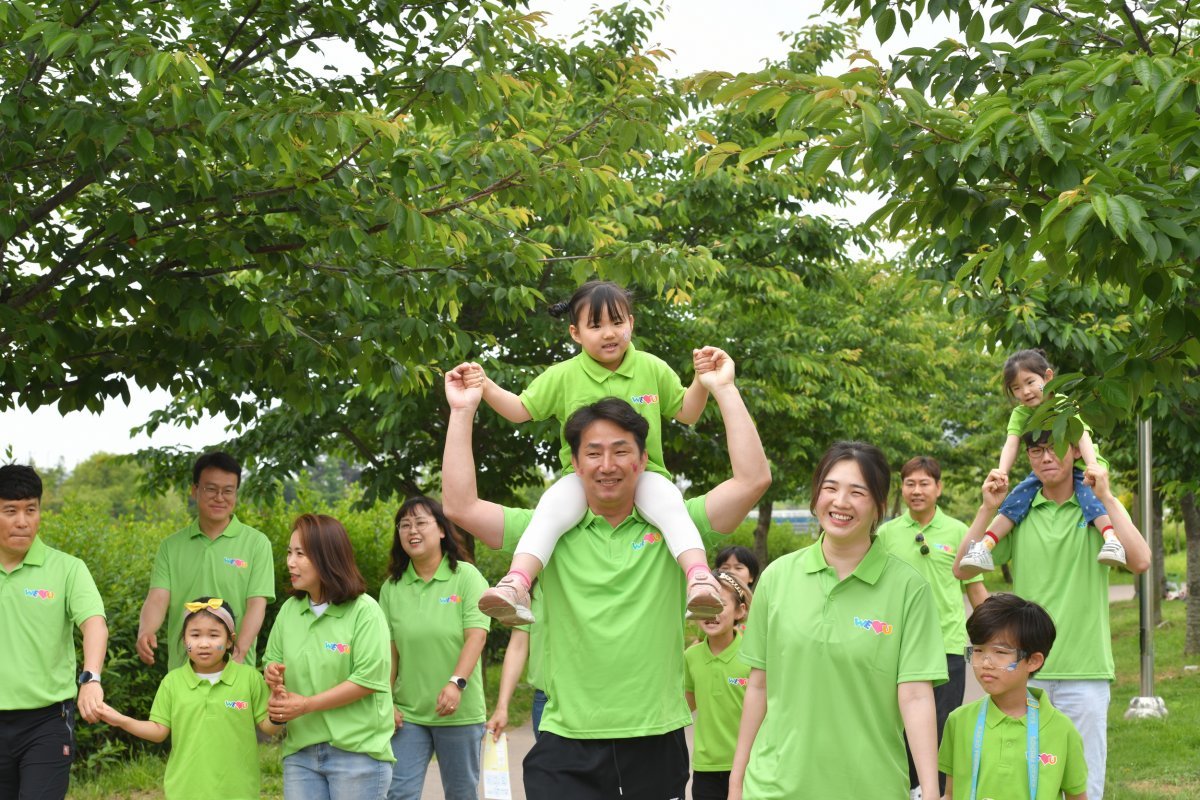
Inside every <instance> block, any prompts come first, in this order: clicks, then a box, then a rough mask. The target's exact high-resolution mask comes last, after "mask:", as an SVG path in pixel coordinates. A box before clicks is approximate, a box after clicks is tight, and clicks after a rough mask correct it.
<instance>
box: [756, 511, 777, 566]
mask: <svg viewBox="0 0 1200 800" xmlns="http://www.w3.org/2000/svg"><path fill="white" fill-rule="evenodd" d="M774 510H775V501H774V500H763V501H762V502H761V503H759V504H758V524H757V525H755V526H754V556H755V558H757V559H758V564H759V567H760V568H765V567H766V566H767V534H768V533H770V532H771V513H772V512H773V511H774Z"/></svg>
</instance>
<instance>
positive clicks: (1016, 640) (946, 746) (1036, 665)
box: [938, 593, 1087, 800]
mask: <svg viewBox="0 0 1200 800" xmlns="http://www.w3.org/2000/svg"><path fill="white" fill-rule="evenodd" d="M967 636H968V637H969V638H970V639H971V644H970V645H969V646H968V647H967V649H966V656H967V662H968V663H970V665H971V669H972V670H974V672H975V679H976V680H978V681H979V684H980V685H981V686H982V687H983V690H984V691H985V692H987V694H988V696H987V697H985V698H983V699H982V700H977V701H976V702H974V703H970V704H968V705H965V706H962V707H961V708H958V709H956V710H955V711H953V712H952V713H951V714H950V718H949V719H947V720H946V730H945V734H944V735H943V737H942V746H941V750H940V751H939V753H938V769H939V770H940V771H941V772H944V773H945V774H946V800H954V797H955V789H957V790H958V796H959V797H960V798H963V800H987V799H988V798H1005V799H1006V800H1027V799H1028V800H1057V798H1061V797H1062V796H1063V795H1064V793H1065V795H1066V797H1067V800H1087V762H1086V761H1084V758H1083V739H1082V738H1081V737H1080V735H1079V732H1078V731H1077V730H1075V726H1074V725H1072V724H1071V721H1070V720H1069V719H1067V717H1066V716H1065V715H1063V714H1062V713H1061V712H1059V711H1058V710H1056V709H1055V708H1054V706H1052V705H1050V701H1049V700H1048V699H1047V698H1046V697H1045V696H1044V695H1043V693H1042V690H1041V689H1031V688H1029V686H1028V683H1029V679H1030V677H1031V676H1033V675H1034V673H1036V672H1037V671H1038V670H1039V669H1041V667H1042V664H1044V663H1045V661H1046V656H1047V655H1049V654H1050V647H1051V646H1052V645H1053V644H1054V636H1055V632H1054V622H1053V621H1051V619H1050V615H1049V614H1047V613H1046V610H1045V609H1043V608H1042V607H1041V606H1039V605H1038V604H1036V603H1030V602H1028V601H1026V600H1022V599H1021V598H1020V597H1017V596H1016V595H1015V594H1004V593H1002V594H994V595H992V596H991V597H989V598H988V599H987V600H985V601H983V602H982V603H980V604H979V606H978V607H977V608H976V609H975V612H974V613H973V614H972V615H971V618H970V619H968V620H967Z"/></svg>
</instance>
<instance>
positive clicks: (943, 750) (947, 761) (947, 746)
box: [938, 706, 962, 791]
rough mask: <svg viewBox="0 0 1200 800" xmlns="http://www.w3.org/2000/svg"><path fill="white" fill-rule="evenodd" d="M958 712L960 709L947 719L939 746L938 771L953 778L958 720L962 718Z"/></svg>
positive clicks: (951, 713)
mask: <svg viewBox="0 0 1200 800" xmlns="http://www.w3.org/2000/svg"><path fill="white" fill-rule="evenodd" d="M959 708H961V706H960V707H959ZM957 712H958V709H955V710H954V711H952V712H950V716H949V717H948V718H947V719H946V728H945V730H943V731H942V745H941V747H939V748H938V772H940V773H942V774H943V775H946V776H949V777H951V778H953V777H954V743H955V741H957V738H956V731H957V730H958V720H959V719H961V718H962V715H961V714H959V713H957ZM960 791H961V789H960Z"/></svg>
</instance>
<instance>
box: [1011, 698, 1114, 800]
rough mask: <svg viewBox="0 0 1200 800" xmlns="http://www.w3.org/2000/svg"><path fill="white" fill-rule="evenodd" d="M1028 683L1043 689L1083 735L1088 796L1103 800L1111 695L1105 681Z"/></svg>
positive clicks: (1090, 798) (1053, 703) (1092, 799)
mask: <svg viewBox="0 0 1200 800" xmlns="http://www.w3.org/2000/svg"><path fill="white" fill-rule="evenodd" d="M1029 685H1030V686H1032V687H1034V688H1035V689H1041V690H1042V691H1044V692H1045V693H1046V697H1048V698H1049V699H1050V704H1051V705H1052V706H1054V707H1055V708H1057V709H1058V710H1059V711H1061V712H1062V713H1063V714H1065V715H1066V717H1067V719H1069V720H1071V722H1073V723H1074V724H1075V729H1076V730H1078V731H1079V735H1080V736H1081V737H1082V738H1083V758H1084V760H1085V761H1087V768H1088V783H1087V796H1088V800H1104V773H1105V770H1106V768H1107V766H1108V703H1109V700H1110V699H1111V692H1110V689H1111V687H1110V686H1109V683H1108V681H1104V680H1093V681H1086V680H1079V681H1043V680H1038V679H1037V678H1034V679H1033V680H1031V681H1030V682H1029Z"/></svg>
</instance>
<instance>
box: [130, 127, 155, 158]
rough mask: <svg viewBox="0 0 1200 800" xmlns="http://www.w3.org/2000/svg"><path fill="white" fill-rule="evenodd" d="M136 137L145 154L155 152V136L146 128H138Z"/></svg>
mask: <svg viewBox="0 0 1200 800" xmlns="http://www.w3.org/2000/svg"><path fill="white" fill-rule="evenodd" d="M134 136H135V137H136V138H137V142H138V144H139V145H141V148H142V152H143V153H144V154H147V155H148V154H150V153H152V152H154V134H152V133H150V131H148V130H146V129H145V128H138V129H137V130H135V131H134Z"/></svg>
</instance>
